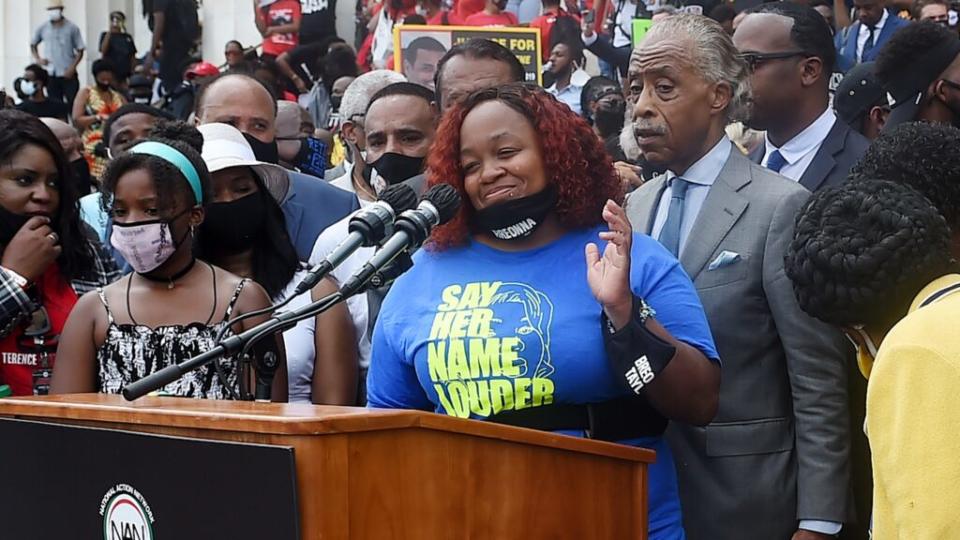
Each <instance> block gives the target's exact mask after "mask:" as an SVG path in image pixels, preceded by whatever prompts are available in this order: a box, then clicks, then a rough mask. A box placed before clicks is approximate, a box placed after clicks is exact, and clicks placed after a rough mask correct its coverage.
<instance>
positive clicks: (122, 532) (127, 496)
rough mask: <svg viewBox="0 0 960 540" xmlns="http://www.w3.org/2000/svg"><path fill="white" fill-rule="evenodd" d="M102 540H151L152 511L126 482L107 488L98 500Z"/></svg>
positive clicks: (138, 493) (144, 500) (137, 492)
mask: <svg viewBox="0 0 960 540" xmlns="http://www.w3.org/2000/svg"><path fill="white" fill-rule="evenodd" d="M100 515H101V516H103V540H153V511H152V510H150V505H148V504H147V501H146V499H144V498H143V495H141V494H140V492H139V491H137V490H136V489H134V488H133V487H132V486H130V485H128V484H117V485H115V486H113V487H112V488H110V489H108V490H107V492H106V494H104V496H103V499H101V500H100Z"/></svg>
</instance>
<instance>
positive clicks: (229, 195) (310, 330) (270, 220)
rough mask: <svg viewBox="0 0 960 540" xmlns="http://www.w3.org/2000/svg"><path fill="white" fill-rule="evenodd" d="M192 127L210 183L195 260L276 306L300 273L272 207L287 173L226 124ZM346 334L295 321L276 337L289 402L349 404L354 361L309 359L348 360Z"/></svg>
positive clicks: (329, 287) (342, 309) (341, 311)
mask: <svg viewBox="0 0 960 540" xmlns="http://www.w3.org/2000/svg"><path fill="white" fill-rule="evenodd" d="M199 129H200V132H201V133H202V134H203V137H204V145H203V159H204V161H205V162H206V164H207V167H208V168H209V169H210V172H211V175H212V179H213V183H212V188H213V202H212V203H211V204H210V205H209V206H208V207H207V211H206V216H205V218H204V221H203V224H202V225H201V226H200V231H199V252H198V256H199V257H200V258H201V259H203V260H206V261H209V262H211V263H213V264H215V265H217V266H220V267H222V268H224V269H225V270H228V271H230V272H232V273H234V274H236V275H238V276H241V277H247V278H251V279H253V280H254V281H256V282H257V283H259V284H260V285H262V286H263V288H264V289H265V290H266V291H267V294H269V295H270V297H271V298H272V299H273V300H274V301H275V302H280V301H283V300H285V299H286V298H287V297H288V296H289V295H290V294H292V293H293V289H294V288H295V287H296V286H297V284H298V283H300V282H301V281H302V280H303V278H304V277H305V276H306V273H305V271H304V269H303V268H302V265H301V264H300V261H299V260H298V257H297V252H296V250H295V248H294V246H293V244H292V243H291V241H290V237H289V236H288V235H287V231H286V223H285V222H284V217H283V211H282V210H281V209H280V205H279V203H278V201H279V200H282V198H283V194H284V193H285V192H286V191H287V189H288V186H287V184H288V183H289V180H288V178H287V175H286V171H284V170H283V169H281V168H280V167H277V166H273V165H267V164H263V163H260V162H258V161H256V159H255V158H254V156H253V151H252V150H251V149H250V147H249V146H248V145H246V144H245V141H244V139H243V136H242V135H241V133H240V132H239V131H237V129H236V128H234V127H232V126H229V125H226V124H216V123H215V124H205V125H202V126H200V128H199ZM335 288H336V287H335V285H334V284H333V282H332V281H324V282H322V283H321V284H319V285H318V286H317V287H316V288H315V290H314V291H313V293H304V294H302V295H301V296H299V297H296V298H294V299H293V300H292V301H291V303H290V304H289V305H288V308H287V309H296V308H298V307H301V306H304V305H306V304H308V303H310V302H311V301H313V300H317V299H319V298H321V297H323V296H325V295H327V294H330V293H332V292H334V290H335ZM334 313H335V314H337V315H340V316H343V317H345V315H346V306H345V305H344V304H341V305H339V306H337V307H336V308H334ZM340 320H343V319H340ZM343 330H345V331H343ZM352 333H353V329H352V328H345V329H344V328H338V327H328V326H324V325H322V324H318V321H317V319H307V320H303V321H300V322H299V323H298V324H297V326H295V327H294V328H291V329H290V330H287V331H286V332H284V333H283V340H284V348H285V350H286V355H287V372H288V380H289V400H290V401H291V402H305V403H310V402H313V403H318V404H326V405H353V404H354V399H355V391H356V387H357V382H356V379H357V368H356V363H355V362H332V361H331V362H326V363H317V362H315V357H317V356H316V354H315V351H316V350H322V351H325V352H326V353H327V354H325V355H323V356H321V357H319V358H327V359H338V358H344V355H347V356H349V350H350V349H351V348H355V345H354V344H353V341H352V340H351V335H352ZM354 354H355V353H354Z"/></svg>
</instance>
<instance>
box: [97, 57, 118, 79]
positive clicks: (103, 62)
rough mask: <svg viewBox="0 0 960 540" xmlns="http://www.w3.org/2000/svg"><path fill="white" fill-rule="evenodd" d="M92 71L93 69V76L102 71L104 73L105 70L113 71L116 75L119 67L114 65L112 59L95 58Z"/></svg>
mask: <svg viewBox="0 0 960 540" xmlns="http://www.w3.org/2000/svg"><path fill="white" fill-rule="evenodd" d="M91 71H93V76H94V77H96V76H97V75H99V74H100V73H103V72H104V71H109V72H110V73H113V74H114V75H116V74H117V68H116V66H114V65H113V62H111V61H110V60H107V59H106V58H101V59H99V60H94V62H93V67H92V69H91Z"/></svg>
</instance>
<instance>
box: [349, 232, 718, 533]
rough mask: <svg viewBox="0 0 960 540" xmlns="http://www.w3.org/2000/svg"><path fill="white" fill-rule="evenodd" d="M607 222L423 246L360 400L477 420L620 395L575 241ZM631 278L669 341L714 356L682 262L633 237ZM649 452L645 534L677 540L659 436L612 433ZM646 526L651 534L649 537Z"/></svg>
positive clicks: (398, 291)
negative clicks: (523, 237)
mask: <svg viewBox="0 0 960 540" xmlns="http://www.w3.org/2000/svg"><path fill="white" fill-rule="evenodd" d="M603 230H606V227H595V228H591V229H583V230H578V231H574V232H570V233H568V234H566V235H564V236H563V237H562V238H560V239H558V240H556V241H554V242H552V243H550V244H548V245H546V246H543V247H540V248H537V249H532V250H528V251H523V252H505V251H500V250H496V249H493V248H491V247H489V246H486V245H484V244H481V243H479V242H471V243H470V244H468V245H467V246H465V247H460V248H454V249H449V250H445V251H442V252H432V251H429V250H421V251H420V252H418V253H417V255H416V256H415V257H414V263H415V264H414V266H413V268H412V269H411V270H410V271H409V272H407V273H406V274H405V275H403V276H402V277H401V278H400V279H398V280H397V281H396V282H395V283H394V284H393V287H392V289H391V290H390V293H389V294H388V295H387V298H386V300H385V301H384V303H383V307H382V308H381V310H380V315H379V318H378V320H377V324H376V328H375V329H374V334H373V347H372V353H371V364H370V371H369V373H368V375H367V402H368V404H369V405H370V406H371V407H383V408H404V409H422V410H430V411H435V412H437V413H440V414H449V415H451V416H458V417H461V418H467V417H470V418H475V419H483V418H486V417H489V416H491V415H494V414H497V413H499V412H502V411H506V410H513V409H523V408H527V407H539V406H543V405H548V404H551V403H574V404H579V403H595V402H602V401H608V400H610V399H613V398H616V397H621V396H623V395H625V393H624V391H623V390H621V389H620V387H619V386H618V385H617V384H616V381H615V379H614V376H613V374H612V372H611V370H610V365H609V362H608V360H607V355H606V351H605V349H604V344H603V335H602V330H601V323H600V314H601V307H600V305H599V303H598V302H597V301H596V299H595V298H594V297H593V294H592V293H591V291H590V287H589V285H588V284H587V277H586V260H585V257H584V246H585V245H586V244H587V243H588V242H594V243H596V244H598V245H599V246H600V249H601V250H602V249H603V246H604V242H602V241H601V240H600V239H599V233H600V232H601V231H603ZM631 256H632V260H631V272H630V274H631V277H630V281H631V286H632V289H633V291H634V293H635V294H636V295H638V296H640V297H642V298H644V299H646V301H647V302H648V303H649V304H650V305H651V306H652V307H653V308H654V309H655V310H656V312H657V315H656V319H657V321H659V322H660V324H662V325H663V326H664V327H665V328H666V329H667V330H669V331H670V333H671V334H672V335H673V336H674V337H675V338H676V339H678V340H680V341H683V342H685V343H688V344H689V345H692V346H694V347H696V348H697V349H699V350H700V351H701V352H703V354H704V355H706V356H707V357H708V358H710V359H712V360H714V361H718V358H719V355H718V354H717V351H716V347H715V346H714V343H713V338H712V336H711V334H710V328H709V326H708V325H707V319H706V316H705V315H704V312H703V307H702V305H701V304H700V299H699V298H698V296H697V292H696V290H695V289H694V287H693V283H692V282H691V281H690V278H689V277H687V275H686V273H684V271H683V269H682V268H681V266H680V263H679V262H677V260H676V259H675V258H673V256H671V255H670V253H669V252H667V251H666V250H665V249H664V248H663V247H662V246H661V245H660V244H659V243H657V242H656V241H654V240H653V239H651V238H650V237H649V236H646V235H642V234H634V239H633V248H632V251H631ZM621 442H624V443H626V444H634V445H638V446H645V447H649V448H652V449H654V450H656V451H657V461H656V463H655V464H654V465H653V466H652V467H651V469H650V530H651V536H650V538H658V539H675V538H682V537H683V532H682V528H681V525H680V506H679V499H678V496H677V487H676V473H675V471H674V466H673V460H672V457H671V456H670V450H669V448H668V447H667V445H666V444H665V443H664V442H663V440H662V438H660V437H651V438H647V439H643V440H633V441H621ZM655 533H656V534H655Z"/></svg>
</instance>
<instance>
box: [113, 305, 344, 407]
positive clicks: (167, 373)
mask: <svg viewBox="0 0 960 540" xmlns="http://www.w3.org/2000/svg"><path fill="white" fill-rule="evenodd" d="M346 298H347V297H346V296H345V295H344V294H343V293H342V292H339V291H338V292H335V293H333V294H331V295H329V296H326V297H324V298H321V299H320V300H317V301H316V302H313V303H311V304H308V305H306V306H303V307H301V308H297V309H294V310H291V311H284V312H281V313H277V314H276V315H274V316H273V317H271V318H270V319H268V320H266V321H264V322H262V323H260V324H258V325H257V326H254V327H253V328H250V329H249V330H245V331H244V332H241V333H239V334H235V335H233V336H230V337H228V338H226V339H224V340H222V341H220V343H218V344H217V346H216V347H214V348H212V349H210V350H209V351H206V352H204V353H200V354H198V355H197V356H194V357H193V358H190V359H188V360H184V361H183V362H180V363H179V364H172V365H169V366H167V367H165V368H163V369H161V370H160V371H157V372H154V373H151V374H150V375H147V376H146V377H144V378H142V379H140V380H138V381H134V382H132V383H130V384H129V385H127V386H126V387H124V389H123V392H122V393H123V397H124V398H126V399H127V401H133V400H135V399H137V398H139V397H143V396H145V395H147V394H149V393H150V392H153V391H154V390H157V389H159V388H162V387H164V386H166V385H168V384H170V383H172V382H173V381H175V380H177V379H179V378H180V377H182V376H183V375H184V374H186V373H189V372H191V371H193V370H195V369H199V368H201V367H203V366H205V365H207V364H209V363H210V362H212V361H214V360H217V359H219V358H222V357H224V356H232V355H235V354H236V353H238V352H241V351H245V350H246V349H248V348H250V347H251V346H252V345H253V344H254V343H256V342H257V341H259V340H260V339H263V338H264V337H266V336H269V335H272V334H274V333H276V332H282V331H284V330H287V329H289V328H292V327H294V326H296V324H297V323H298V322H299V321H301V320H303V319H308V318H310V317H313V316H315V315H318V314H320V313H323V312H325V311H327V310H328V309H330V308H332V307H333V306H335V305H336V304H338V303H340V302H342V301H343V300H345V299H346ZM268 355H272V356H273V358H272V359H268V358H262V359H258V360H256V361H255V362H254V366H255V370H256V372H257V390H256V393H257V396H256V398H257V401H269V399H270V384H271V382H272V380H273V372H274V371H276V369H277V367H278V366H279V361H278V359H277V357H276V355H275V354H273V353H268ZM265 356H266V355H265ZM271 365H272V367H271ZM261 379H262V380H261Z"/></svg>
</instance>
